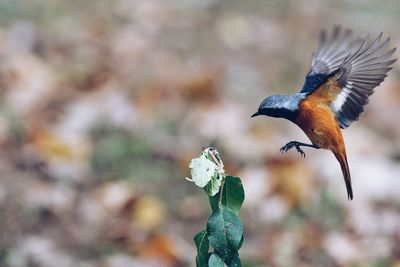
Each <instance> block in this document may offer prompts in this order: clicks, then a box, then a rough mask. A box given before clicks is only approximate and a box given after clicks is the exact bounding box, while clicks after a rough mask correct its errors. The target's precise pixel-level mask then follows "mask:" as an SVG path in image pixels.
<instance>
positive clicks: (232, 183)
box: [210, 176, 244, 215]
mask: <svg viewBox="0 0 400 267" xmlns="http://www.w3.org/2000/svg"><path fill="white" fill-rule="evenodd" d="M220 194H221V193H220V192H219V193H218V194H216V195H215V196H213V197H210V206H211V209H212V210H213V211H214V210H216V209H217V208H218V203H219V199H220ZM243 201H244V189H243V185H242V182H241V180H240V178H239V177H233V176H226V177H225V184H224V189H223V192H222V205H224V206H226V207H228V208H230V209H231V210H233V211H234V212H235V214H236V215H239V211H240V207H241V206H242V203H243Z"/></svg>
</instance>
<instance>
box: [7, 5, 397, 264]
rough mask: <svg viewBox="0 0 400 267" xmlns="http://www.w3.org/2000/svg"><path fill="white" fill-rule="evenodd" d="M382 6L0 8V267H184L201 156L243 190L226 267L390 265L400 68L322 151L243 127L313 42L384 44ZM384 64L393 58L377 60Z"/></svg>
mask: <svg viewBox="0 0 400 267" xmlns="http://www.w3.org/2000/svg"><path fill="white" fill-rule="evenodd" d="M399 14H400V2H399V1H397V0H389V1H384V2H382V1H377V0H376V1H375V0H374V1H365V0H358V1H350V0H340V1H333V0H332V1H323V2H322V1H320V2H314V3H311V2H310V1H305V0H300V1H288V0H283V1H281V0H279V1H278V0H273V1H256V0H248V1H239V0H229V1H228V0H202V1H196V0H186V1H185V0H176V1H164V0H146V1H145V0H114V1H95V0H71V1H61V0H25V1H23V0H1V1H0V88H1V91H0V92H1V98H0V101H1V105H0V146H1V149H0V176H1V177H0V266H10V267H28V266H29V267H36V266H37V267H41V266H43V267H51V266H54V267H64V266H65V267H67V266H78V267H89V266H101V267H128V266H150V267H151V266H161V267H164V266H165V267H170V266H171V267H179V266H194V257H195V253H196V251H195V246H194V243H193V236H194V235H195V233H197V232H198V231H200V230H202V229H203V228H204V227H205V224H206V221H207V217H208V215H209V214H210V210H209V207H208V203H207V197H206V195H205V194H204V192H203V191H202V190H201V189H200V188H197V187H195V185H194V184H192V183H190V182H188V181H186V180H185V179H184V177H185V176H189V175H190V173H189V169H188V164H189V162H190V160H191V159H192V158H194V157H197V156H198V155H199V154H200V152H201V151H202V147H203V146H204V145H207V144H212V145H214V146H215V147H217V149H218V150H219V151H220V153H221V156H222V158H223V160H224V162H225V165H226V170H227V173H228V174H231V175H236V176H240V177H241V178H242V180H243V183H244V187H245V191H246V199H245V205H244V208H243V211H242V219H243V222H244V225H245V242H244V246H243V248H242V249H241V257H242V259H243V261H244V266H248V267H252V266H254V267H256V266H376V267H384V266H397V267H398V266H400V193H399V190H400V126H399V114H400V63H399V62H396V63H395V66H394V70H392V71H391V72H390V73H389V77H388V78H387V79H386V80H385V81H384V83H383V84H382V85H381V86H380V87H379V88H378V89H377V90H376V93H375V94H374V95H373V96H372V97H371V103H370V104H369V105H368V106H367V109H366V111H365V112H364V113H363V116H362V118H361V119H360V121H358V122H355V123H354V124H353V125H352V127H350V128H349V129H347V130H345V131H344V137H345V141H346V145H347V152H348V158H349V163H350V169H351V171H352V177H353V186H354V193H355V199H354V200H353V201H352V202H349V201H347V197H346V192H345V186H344V182H343V178H342V174H341V171H340V168H339V164H338V163H337V162H336V160H335V158H334V157H333V155H332V154H331V153H329V152H327V151H320V150H312V149H306V153H307V158H306V159H305V160H304V159H302V158H301V157H300V155H299V154H297V153H296V152H295V151H290V152H289V153H288V154H287V155H282V154H281V153H280V152H279V148H280V147H281V146H283V145H284V144H286V142H288V141H291V140H298V141H305V142H308V139H307V138H306V136H305V135H304V134H303V133H302V131H301V130H300V129H299V128H297V126H295V125H294V124H291V123H289V122H288V121H285V120H282V119H281V120H279V119H273V118H266V117H262V118H261V117H257V118H253V119H250V115H251V114H253V113H254V112H255V111H256V110H257V108H258V105H259V103H260V102H261V100H262V99H263V98H264V97H265V96H267V95H269V94H273V93H278V92H279V93H294V92H297V91H298V90H299V89H300V87H301V86H302V84H303V81H304V76H305V74H306V73H307V71H308V69H309V66H310V56H311V53H312V51H313V50H315V49H316V47H317V45H318V34H319V31H320V30H321V29H324V28H325V29H330V28H331V27H332V26H333V25H334V24H340V25H343V26H345V27H349V28H352V29H353V30H354V32H355V33H356V35H358V36H365V35H366V34H368V33H369V32H371V33H372V34H373V35H377V34H379V33H380V32H381V31H384V32H385V35H386V36H391V37H392V43H391V45H392V46H400V32H399V25H400V16H399ZM395 55H396V56H398V55H399V53H398V52H396V54H395Z"/></svg>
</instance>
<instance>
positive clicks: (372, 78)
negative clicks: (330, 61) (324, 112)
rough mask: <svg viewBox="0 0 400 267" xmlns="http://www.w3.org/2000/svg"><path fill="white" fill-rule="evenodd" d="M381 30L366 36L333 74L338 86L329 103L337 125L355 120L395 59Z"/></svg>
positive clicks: (342, 125) (344, 126) (342, 126)
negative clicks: (338, 91)
mask: <svg viewBox="0 0 400 267" xmlns="http://www.w3.org/2000/svg"><path fill="white" fill-rule="evenodd" d="M382 35H383V33H381V34H379V36H378V37H377V38H376V39H375V40H373V41H370V40H369V37H367V38H365V40H364V42H363V43H362V44H361V45H360V47H359V48H358V49H357V50H356V51H355V52H353V53H352V54H351V55H349V56H348V57H347V58H346V59H345V60H344V61H343V63H342V64H341V65H340V66H339V69H338V70H337V73H336V74H335V76H334V79H335V80H336V83H337V86H338V87H339V88H341V91H340V93H339V94H338V95H337V96H336V98H335V99H334V100H333V102H332V104H331V109H332V111H333V113H334V114H335V117H336V120H337V122H338V123H339V126H340V128H342V129H344V128H347V127H348V126H349V125H350V124H351V123H352V122H353V121H355V120H358V118H359V116H360V114H361V113H362V112H363V111H364V106H365V105H366V104H367V103H368V97H369V96H370V95H372V94H373V93H374V88H375V87H377V86H378V85H380V84H381V82H382V81H383V80H384V79H385V77H386V76H387V72H388V71H390V70H391V69H392V67H391V65H392V64H393V63H394V62H395V61H396V60H397V59H393V58H391V56H392V55H393V53H394V51H395V50H396V48H393V49H388V47H389V42H390V38H387V39H385V40H382Z"/></svg>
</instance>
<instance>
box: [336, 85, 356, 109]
mask: <svg viewBox="0 0 400 267" xmlns="http://www.w3.org/2000/svg"><path fill="white" fill-rule="evenodd" d="M352 84H353V83H352V82H347V84H346V87H345V88H343V90H342V91H341V92H340V94H339V95H338V96H337V97H336V99H335V101H333V102H332V110H333V112H334V113H337V112H339V111H341V110H342V107H343V105H344V104H345V103H346V100H347V98H348V97H349V95H350V93H351V89H352V88H353V85H352Z"/></svg>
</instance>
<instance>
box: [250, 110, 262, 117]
mask: <svg viewBox="0 0 400 267" xmlns="http://www.w3.org/2000/svg"><path fill="white" fill-rule="evenodd" d="M258 115H261V113H259V112H258V111H257V112H256V113H254V114H253V115H251V117H252V118H253V117H256V116H258Z"/></svg>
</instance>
